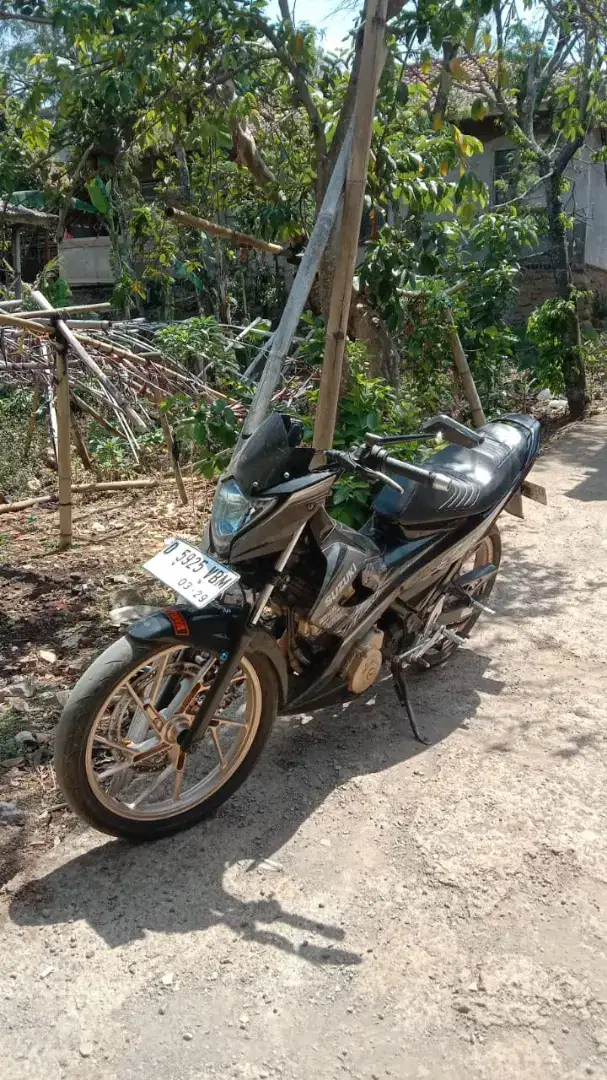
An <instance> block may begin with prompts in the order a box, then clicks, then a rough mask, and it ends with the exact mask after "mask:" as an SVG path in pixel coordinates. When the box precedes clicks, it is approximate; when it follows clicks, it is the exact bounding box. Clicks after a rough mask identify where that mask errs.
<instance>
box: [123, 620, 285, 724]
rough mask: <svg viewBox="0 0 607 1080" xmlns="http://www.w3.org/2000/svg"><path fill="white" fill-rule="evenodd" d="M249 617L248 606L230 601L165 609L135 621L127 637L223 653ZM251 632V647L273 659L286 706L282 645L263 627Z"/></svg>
mask: <svg viewBox="0 0 607 1080" xmlns="http://www.w3.org/2000/svg"><path fill="white" fill-rule="evenodd" d="M247 617H248V609H247V608H237V607H228V605H227V604H209V605H208V607H205V608H202V609H201V610H199V611H197V610H195V609H194V608H189V607H185V606H180V607H174V608H164V609H163V610H162V611H155V612H154V613H153V615H148V616H147V618H145V619H140V621H139V622H136V623H134V624H133V626H131V627H130V628H129V630H128V632H127V637H130V638H133V639H134V640H135V641H158V642H161V643H162V644H167V645H183V647H184V648H187V647H188V646H194V647H198V648H201V649H205V650H209V651H211V652H216V653H218V654H219V655H221V654H222V653H229V652H231V651H232V649H234V648H235V647H236V645H237V644H238V642H239V641H240V639H241V636H242V633H243V630H244V629H245V627H246V624H247ZM251 634H252V637H251V640H250V644H249V645H248V646H247V649H250V650H251V651H252V652H261V653H264V655H265V656H267V657H268V659H269V660H270V662H271V664H272V667H273V668H274V670H275V672H276V677H277V679H278V685H279V687H280V691H281V698H282V704H283V705H284V704H285V702H286V700H287V696H288V688H289V676H288V670H287V664H286V660H285V658H284V655H283V653H282V651H281V649H280V646H279V645H278V642H277V641H276V639H275V638H273V637H272V635H271V634H269V633H268V631H267V630H264V629H263V627H255V628H253V627H251Z"/></svg>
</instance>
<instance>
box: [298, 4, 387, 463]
mask: <svg viewBox="0 0 607 1080" xmlns="http://www.w3.org/2000/svg"><path fill="white" fill-rule="evenodd" d="M387 8H388V0H368V3H367V9H366V19H365V36H364V39H363V47H362V53H361V60H360V74H359V77H358V90H357V94H356V104H355V107H354V142H353V145H352V154H351V156H350V163H349V166H348V175H347V178H346V190H345V196H344V210H343V215H342V220H341V228H340V232H339V246H338V250H337V258H336V262H335V275H334V278H333V291H332V293H331V306H330V309H329V321H328V324H327V341H326V345H325V354H324V358H323V366H322V374H321V378H320V392H319V396H318V408H317V410H316V422H315V424H314V446H315V447H316V449H317V450H326V449H327V448H328V447H330V446H331V445H332V443H333V433H334V431H335V419H336V417H337V405H338V401H339V390H340V384H341V373H342V367H343V360H344V352H345V347H346V334H347V330H348V316H349V314H350V301H351V299H352V283H353V278H354V270H355V267H356V256H357V253H358V237H359V234H360V222H361V218H362V212H363V205H364V198H365V185H366V181H367V169H368V165H369V150H370V148H371V136H372V133H373V119H374V116H375V100H376V98H377V86H378V83H379V77H380V75H381V72H382V68H383V65H384V59H385V46H384V37H385V32H386V13H387Z"/></svg>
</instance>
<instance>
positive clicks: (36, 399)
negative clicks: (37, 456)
mask: <svg viewBox="0 0 607 1080" xmlns="http://www.w3.org/2000/svg"><path fill="white" fill-rule="evenodd" d="M39 405H40V390H39V389H38V387H37V386H36V388H35V389H34V396H33V398H32V407H31V409H30V415H29V420H28V422H27V431H26V433H25V442H24V443H23V460H24V461H27V459H28V457H29V452H30V449H31V445H32V439H33V438H34V432H35V430H36V413H37V412H38V407H39Z"/></svg>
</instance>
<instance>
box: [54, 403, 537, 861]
mask: <svg viewBox="0 0 607 1080" xmlns="http://www.w3.org/2000/svg"><path fill="white" fill-rule="evenodd" d="M539 436H540V431H539V424H538V422H537V420H534V419H533V418H532V417H529V416H524V415H508V416H504V417H502V418H501V419H499V420H496V421H494V422H492V423H489V424H486V425H485V427H483V428H481V429H479V430H477V431H473V430H471V429H469V428H467V427H464V426H463V425H462V424H459V423H457V422H456V421H454V420H452V419H450V418H449V417H446V416H437V417H434V418H433V419H432V420H430V421H428V422H427V423H426V424H424V425H423V430H422V431H420V432H417V433H416V434H414V435H406V436H402V437H394V438H382V437H380V436H377V435H372V434H370V435H368V436H367V437H366V439H365V443H364V445H363V446H359V447H356V448H354V449H352V450H350V451H348V452H347V453H344V452H341V451H335V450H333V451H327V452H326V453H325V454H324V460H323V463H322V465H321V466H320V467H316V465H315V462H316V461H317V459H318V455H316V454H315V451H314V450H313V449H310V448H306V447H302V446H301V445H300V442H301V438H302V428H301V424H300V423H299V422H298V421H294V420H292V419H291V418H290V417H288V416H285V415H281V414H278V413H275V414H273V415H271V416H270V417H269V418H268V419H267V420H266V421H265V422H264V423H263V424H262V425H261V426H260V427H259V429H258V430H257V432H256V433H255V434H254V435H253V436H252V437H250V438H249V439H248V440H247V441H246V442H245V443H244V445H243V446H242V448H241V449H240V451H239V453H238V454H237V456H236V458H235V461H234V463H233V465H232V466H231V467H230V470H229V473H228V474H226V475H224V476H223V478H222V479H221V480H220V482H219V485H218V488H217V492H216V495H215V500H214V503H213V510H212V514H211V520H210V523H209V526H208V528H207V535H206V537H205V541H204V543H203V544H201V546H200V548H197V547H193V546H192V545H190V544H187V543H185V541H183V540H180V539H175V540H171V541H170V542H168V543H167V544H166V546H165V548H164V550H163V551H162V552H160V553H159V554H158V555H156V556H154V557H153V559H151V560H150V562H149V563H147V564H146V566H147V568H148V569H149V570H150V572H151V573H153V574H154V575H155V576H156V577H157V578H159V579H160V580H161V581H163V582H164V583H165V584H166V585H167V586H169V587H170V588H172V589H173V590H174V591H175V592H176V593H177V594H178V595H179V596H180V598H183V600H185V601H186V602H185V603H183V604H180V605H179V606H176V607H174V608H167V609H165V610H162V611H158V612H157V613H155V614H153V615H151V616H149V617H148V618H146V619H144V620H142V621H141V622H138V623H136V624H135V625H133V626H132V627H131V628H130V630H129V631H128V633H127V634H126V635H125V636H124V637H122V638H121V639H120V640H119V641H117V642H116V643H115V644H114V645H112V646H110V648H109V649H106V651H105V652H104V653H102V654H101V656H99V657H98V658H97V659H96V660H95V661H94V663H93V664H92V665H91V667H90V668H89V669H88V671H86V673H85V674H84V675H83V676H82V678H81V679H80V680H79V682H78V683H77V685H76V687H75V688H74V690H73V692H72V695H71V697H70V699H69V701H68V703H67V705H66V707H65V709H64V712H63V715H62V718H61V722H60V725H59V730H58V734H57V740H56V751H55V765H56V769H57V776H58V779H59V783H60V786H61V789H62V791H63V793H64V795H65V798H66V799H67V801H68V802H69V803H70V805H71V806H72V807H73V808H74V810H76V812H77V813H78V814H80V816H81V817H83V818H85V819H86V820H87V821H88V822H90V823H91V824H92V825H94V826H96V827H97V828H98V829H102V830H103V831H105V832H109V833H112V834H114V835H116V836H123V837H127V838H130V839H133V840H148V839H153V838H155V837H159V836H165V835H167V834H168V833H171V832H175V831H177V830H179V829H183V828H186V827H188V826H190V825H192V824H194V822H196V821H199V820H200V819H201V818H203V817H206V816H207V815H208V814H210V813H212V812H213V811H214V810H216V809H217V807H218V806H220V805H221V804H222V803H223V802H224V801H225V800H226V799H228V798H229V796H230V795H232V793H233V792H234V791H236V790H237V788H238V787H240V785H241V784H242V783H243V781H244V780H245V779H246V777H247V776H248V775H249V773H250V772H251V770H252V769H253V767H254V765H255V762H256V761H257V758H258V757H259V755H260V753H261V751H262V749H263V746H264V744H265V742H266V740H267V738H268V736H269V734H270V731H271V729H272V725H273V724H274V721H275V719H276V716H277V714H278V713H297V712H303V711H310V710H314V709H321V708H323V707H324V706H327V705H330V704H333V703H334V702H336V701H339V700H342V701H343V700H345V699H348V698H349V697H353V696H356V695H358V694H363V693H364V692H365V691H366V690H368V689H369V687H370V686H372V684H373V683H374V681H375V680H376V679H377V677H378V675H379V673H380V670H381V668H382V665H383V664H384V663H387V664H389V665H390V666H391V670H392V674H393V676H394V684H395V688H396V691H397V694H398V696H399V699H400V701H401V703H402V704H403V706H404V708H405V710H406V713H407V715H408V718H409V722H410V724H411V728H412V730H413V734H414V735H415V737H416V738H422V736H421V734H420V731H419V728H418V726H417V723H416V720H415V717H414V715H413V712H412V710H411V707H410V704H409V699H408V696H407V685H406V680H405V672H406V670H407V667H408V666H409V665H414V666H416V667H418V668H420V667H421V668H429V667H433V666H434V665H436V664H439V663H442V662H443V661H444V660H446V659H447V657H448V656H450V654H451V653H452V652H453V651H454V650H455V649H457V648H458V646H460V645H461V644H462V643H463V642H464V640H465V638H466V637H467V636H468V634H469V633H470V630H471V629H472V626H473V625H474V623H475V622H476V620H477V619H478V617H479V615H480V614H481V613H482V612H483V611H488V610H490V609H488V607H487V604H486V601H487V598H488V596H489V594H490V592H491V590H492V588H493V585H494V583H495V578H496V575H497V572H498V570H499V565H500V555H501V543H500V535H499V532H498V528H497V525H496V520H497V518H498V516H499V514H500V513H501V512H502V510H504V509H505V507H506V506H507V504H508V503H509V502H510V500H513V498H514V496H516V495H517V494H518V493H519V492H521V491H522V492H523V493H524V494H528V495H530V497H532V498H536V499H539V500H540V501H544V499H543V496H542V489H539V488H538V487H537V486H536V485H533V484H529V482H528V481H526V480H525V478H526V475H527V473H528V472H529V470H530V468H531V466H532V465H533V462H534V461H535V459H536V457H537V455H538V452H539ZM424 439H434V440H437V441H438V442H442V443H445V442H446V443H448V444H449V445H447V446H445V447H444V448H443V449H440V450H439V451H438V452H436V453H435V454H434V455H433V456H431V457H430V458H429V459H428V460H427V461H426V462H425V464H423V465H414V464H411V463H410V462H409V461H403V460H400V459H399V458H397V457H393V456H392V455H391V454H390V450H389V449H388V447H389V446H390V445H394V444H399V443H406V442H409V441H412V440H415V441H418V442H419V441H420V440H424ZM345 472H349V473H355V474H357V475H359V476H362V477H365V478H366V479H368V480H372V481H380V482H381V483H382V484H383V487H382V488H381V490H380V491H379V494H378V495H377V497H376V499H375V502H374V504H373V512H372V514H371V517H370V519H369V521H368V522H367V523H366V525H365V526H364V527H363V528H362V529H361V530H360V531H356V530H355V529H352V528H349V527H348V526H346V525H342V524H339V523H338V522H336V521H335V520H334V519H333V518H332V517H331V516H330V515H329V514H328V513H327V511H326V509H325V504H326V502H327V500H328V499H329V498H330V495H331V489H332V488H333V485H334V484H335V481H336V479H337V478H338V477H339V476H341V475H342V474H343V473H345Z"/></svg>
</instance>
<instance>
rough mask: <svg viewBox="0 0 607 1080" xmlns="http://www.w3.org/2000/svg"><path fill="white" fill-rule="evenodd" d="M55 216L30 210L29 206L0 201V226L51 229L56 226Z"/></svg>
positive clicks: (4, 200) (5, 200)
mask: <svg viewBox="0 0 607 1080" xmlns="http://www.w3.org/2000/svg"><path fill="white" fill-rule="evenodd" d="M57 220H58V218H57V215H56V214H46V213H44V212H43V211H42V210H32V209H31V207H29V206H23V205H22V204H20V203H12V202H9V201H8V200H7V199H0V224H2V223H5V222H6V223H7V224H9V225H26V226H29V227H30V228H32V229H52V228H54V226H55V225H56V224H57Z"/></svg>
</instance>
